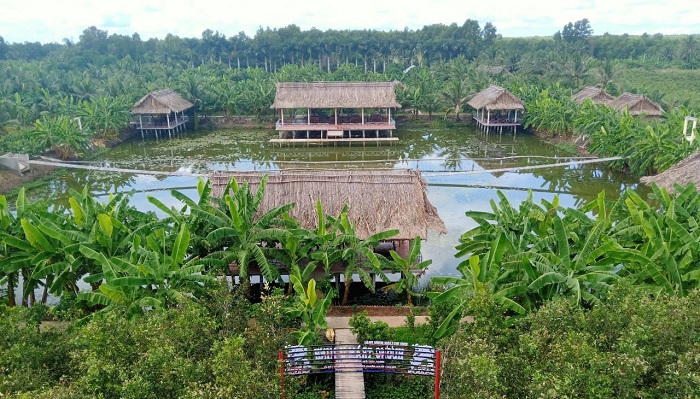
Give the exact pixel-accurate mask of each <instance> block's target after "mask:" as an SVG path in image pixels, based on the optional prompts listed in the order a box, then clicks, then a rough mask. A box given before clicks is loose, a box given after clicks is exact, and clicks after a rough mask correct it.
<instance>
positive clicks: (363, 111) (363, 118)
mask: <svg viewBox="0 0 700 399" xmlns="http://www.w3.org/2000/svg"><path fill="white" fill-rule="evenodd" d="M362 124H363V125H364V124H365V109H364V108H362ZM363 136H364V134H363Z"/></svg>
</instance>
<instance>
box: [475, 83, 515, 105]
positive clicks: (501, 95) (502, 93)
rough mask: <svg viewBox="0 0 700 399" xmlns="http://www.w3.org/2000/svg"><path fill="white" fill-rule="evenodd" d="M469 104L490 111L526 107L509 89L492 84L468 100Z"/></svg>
mask: <svg viewBox="0 0 700 399" xmlns="http://www.w3.org/2000/svg"><path fill="white" fill-rule="evenodd" d="M467 104H469V105H470V106H471V107H473V108H475V109H481V108H486V109H487V110H489V111H492V110H510V109H517V110H524V109H525V105H524V104H523V102H522V101H521V100H520V99H519V98H518V97H516V96H514V95H513V94H512V93H511V92H509V91H508V90H506V89H504V88H502V87H499V86H496V85H491V86H489V87H487V88H486V89H484V90H482V91H480V92H478V93H476V94H475V95H474V97H472V99H471V100H469V101H468V102H467Z"/></svg>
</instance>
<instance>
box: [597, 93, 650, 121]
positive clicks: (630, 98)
mask: <svg viewBox="0 0 700 399" xmlns="http://www.w3.org/2000/svg"><path fill="white" fill-rule="evenodd" d="M608 105H609V106H610V107H612V108H614V109H616V110H618V111H623V110H625V109H628V110H629V113H630V115H634V116H637V115H642V114H645V115H646V116H661V115H663V113H664V110H663V108H661V106H660V105H659V104H657V103H655V102H653V101H651V100H650V99H648V98H646V97H644V96H643V95H641V94H632V93H622V94H621V95H620V97H618V98H616V99H614V100H612V101H610V102H609V103H608Z"/></svg>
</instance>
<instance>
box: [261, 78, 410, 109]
mask: <svg viewBox="0 0 700 399" xmlns="http://www.w3.org/2000/svg"><path fill="white" fill-rule="evenodd" d="M397 84H398V82H396V81H394V82H313V83H304V82H286V83H277V92H276V93H275V102H274V103H272V106H271V107H270V108H272V109H292V108H401V104H399V102H398V101H396V93H394V86H396V85H397Z"/></svg>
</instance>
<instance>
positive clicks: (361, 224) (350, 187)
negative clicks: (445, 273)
mask: <svg viewBox="0 0 700 399" xmlns="http://www.w3.org/2000/svg"><path fill="white" fill-rule="evenodd" d="M265 174H267V175H268V182H267V187H266V190H265V196H264V198H263V202H262V204H261V206H260V209H261V211H267V210H269V209H273V208H275V207H278V206H281V205H284V204H288V203H292V202H293V203H295V205H296V206H295V207H294V209H292V211H290V216H292V217H294V218H295V219H297V220H298V221H299V222H300V223H301V224H302V226H304V227H305V228H307V229H313V228H316V227H317V220H318V218H317V215H316V201H317V200H320V201H321V204H322V206H323V210H324V213H325V214H327V215H331V216H335V217H337V216H338V215H339V214H340V211H341V210H342V208H343V206H344V204H345V202H347V203H348V205H349V212H348V217H349V218H350V220H352V221H354V222H355V223H356V231H357V234H358V236H359V237H360V238H366V237H368V236H370V235H372V234H375V233H378V232H381V231H385V230H391V229H398V230H399V235H398V236H396V237H395V238H394V239H397V240H411V239H413V238H415V237H416V236H419V237H421V238H422V239H425V238H427V233H428V232H427V230H428V229H431V230H433V231H435V232H438V233H441V234H444V233H446V232H447V229H446V228H445V224H444V223H443V221H442V219H440V216H439V215H438V213H437V209H435V207H434V206H433V205H432V204H431V203H430V202H429V201H428V197H427V195H426V189H425V187H426V183H425V181H424V180H423V178H422V177H421V175H420V172H418V171H415V170H371V171H370V170H363V171H349V170H330V171H308V170H284V171H279V172H230V171H217V172H214V173H213V174H212V175H211V176H210V177H209V179H210V180H211V184H212V195H214V196H219V197H220V196H222V195H223V190H224V188H225V187H226V184H227V183H228V182H229V180H230V179H231V177H235V178H236V180H237V181H238V182H239V183H241V182H242V181H247V182H249V184H250V186H251V189H253V190H256V189H257V187H258V186H259V184H260V180H261V179H262V177H263V175H265Z"/></svg>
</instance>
